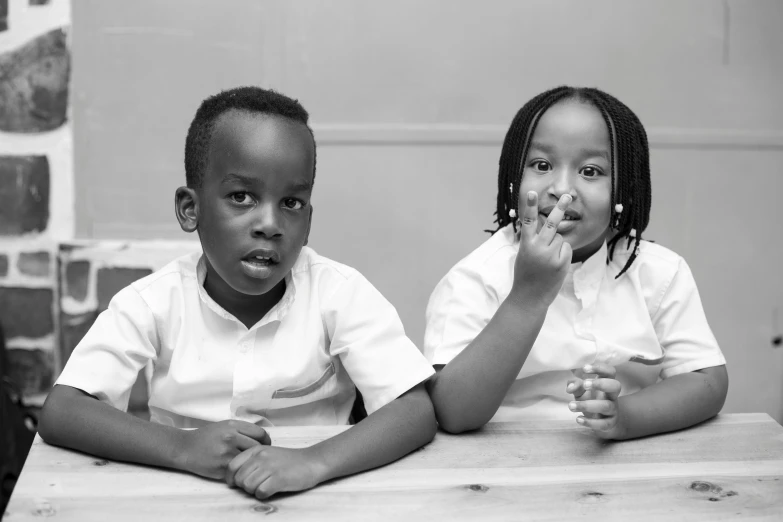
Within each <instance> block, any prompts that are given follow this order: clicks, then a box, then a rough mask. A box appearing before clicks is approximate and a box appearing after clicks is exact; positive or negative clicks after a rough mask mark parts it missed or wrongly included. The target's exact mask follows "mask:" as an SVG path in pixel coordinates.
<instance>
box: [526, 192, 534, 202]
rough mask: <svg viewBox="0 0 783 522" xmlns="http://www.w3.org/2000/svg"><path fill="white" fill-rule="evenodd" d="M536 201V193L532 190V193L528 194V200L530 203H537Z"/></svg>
mask: <svg viewBox="0 0 783 522" xmlns="http://www.w3.org/2000/svg"><path fill="white" fill-rule="evenodd" d="M535 199H536V193H535V192H533V191H532V190H531V191H530V192H528V193H527V200H528V201H529V202H530V203H532V202H533V201H535Z"/></svg>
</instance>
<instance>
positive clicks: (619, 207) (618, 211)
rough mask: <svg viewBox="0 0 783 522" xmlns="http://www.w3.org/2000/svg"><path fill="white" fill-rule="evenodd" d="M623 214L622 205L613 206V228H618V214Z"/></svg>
mask: <svg viewBox="0 0 783 522" xmlns="http://www.w3.org/2000/svg"><path fill="white" fill-rule="evenodd" d="M622 213H623V204H622V203H618V204H616V205H615V206H614V214H615V216H614V226H615V228H617V227H619V226H620V214H622Z"/></svg>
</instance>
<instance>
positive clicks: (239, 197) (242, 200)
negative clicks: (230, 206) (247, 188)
mask: <svg viewBox="0 0 783 522" xmlns="http://www.w3.org/2000/svg"><path fill="white" fill-rule="evenodd" d="M228 197H229V198H230V199H231V201H233V202H234V203H238V204H240V205H244V204H247V203H250V194H248V193H247V192H233V193H231V194H229V195H228Z"/></svg>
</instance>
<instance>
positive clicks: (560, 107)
mask: <svg viewBox="0 0 783 522" xmlns="http://www.w3.org/2000/svg"><path fill="white" fill-rule="evenodd" d="M610 157H611V156H610V153H609V132H608V130H607V128H606V124H605V123H604V120H603V118H602V117H601V113H600V112H599V111H598V109H596V108H595V107H594V106H593V105H589V104H586V103H582V102H579V101H574V100H567V101H563V102H559V103H557V104H555V105H553V106H552V107H550V108H549V109H547V111H546V112H545V113H544V114H543V115H542V116H541V119H540V120H539V122H538V126H537V127H536V130H535V132H534V133H533V136H532V139H531V140H530V147H529V149H528V153H527V158H526V159H525V164H524V170H523V172H522V182H521V183H520V186H519V201H520V202H522V204H524V202H525V201H526V197H525V195H526V194H527V193H528V192H530V191H531V190H533V191H535V192H536V193H537V194H538V212H539V214H538V230H541V227H542V226H543V224H544V221H545V220H546V218H547V216H548V215H549V213H550V212H551V211H552V209H553V208H555V205H556V204H557V201H558V200H559V199H560V196H562V195H563V194H570V195H571V200H572V202H571V205H570V206H569V207H568V210H567V211H566V216H565V218H564V219H563V221H562V222H561V223H560V225H559V226H558V227H557V232H558V233H559V234H560V235H561V236H563V239H564V240H565V241H566V242H568V243H569V244H570V245H571V248H572V249H573V257H572V262H573V263H578V262H581V261H584V260H585V259H587V258H588V257H590V256H591V255H593V254H594V253H595V252H597V251H598V249H599V248H601V245H602V244H603V242H604V240H605V239H606V237H607V234H608V233H609V220H610V217H611V209H610V208H609V207H610V206H611V202H612V197H611V191H612V180H611V177H610V176H611V175H612V168H611V163H610V161H609V159H610ZM522 213H523V211H522V209H517V215H520V216H521V215H522Z"/></svg>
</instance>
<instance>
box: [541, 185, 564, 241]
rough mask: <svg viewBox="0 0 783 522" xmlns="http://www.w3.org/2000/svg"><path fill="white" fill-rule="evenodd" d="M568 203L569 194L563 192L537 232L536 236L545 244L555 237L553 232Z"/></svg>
mask: <svg viewBox="0 0 783 522" xmlns="http://www.w3.org/2000/svg"><path fill="white" fill-rule="evenodd" d="M570 204H571V196H570V195H568V194H563V195H562V196H560V200H559V201H558V202H557V205H555V208H553V209H552V212H550V213H549V217H547V218H546V221H545V222H544V226H543V227H541V231H540V232H539V233H538V237H539V238H541V241H543V243H544V244H545V245H548V244H550V243H551V242H552V240H553V239H554V238H555V234H557V226H558V225H559V224H560V222H561V221H562V220H563V216H565V211H566V209H568V205H570Z"/></svg>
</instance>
